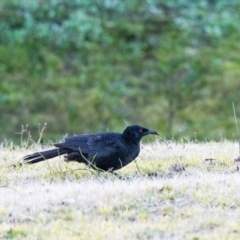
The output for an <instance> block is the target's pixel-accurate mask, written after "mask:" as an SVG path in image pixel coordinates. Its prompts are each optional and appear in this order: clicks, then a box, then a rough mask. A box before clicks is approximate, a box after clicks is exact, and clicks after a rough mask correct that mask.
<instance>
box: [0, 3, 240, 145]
mask: <svg viewBox="0 0 240 240" xmlns="http://www.w3.org/2000/svg"><path fill="white" fill-rule="evenodd" d="M239 13H240V3H239V1H231V3H229V1H226V0H221V1H215V2H212V1H207V0H201V1H198V2H193V1H190V0H177V1H173V0H171V1H165V0H148V1H143V0H142V1H137V0H133V1H120V0H117V1H102V2H97V1H93V0H87V1H80V0H73V1H66V0H49V1H44V0H42V1H41V0H38V1H37V0H36V1H27V0H22V1H18V0H12V1H9V0H4V1H2V2H1V3H0V32H1V34H0V78H1V83H0V110H1V117H0V124H1V126H3V129H2V131H1V138H2V139H3V138H5V137H7V138H18V137H17V136H16V135H14V133H16V132H19V130H20V129H21V125H25V124H29V126H30V131H31V132H32V135H33V138H34V139H37V138H38V136H37V134H38V131H39V123H41V124H43V123H45V122H47V123H48V127H47V130H46V135H45V137H46V138H53V139H57V138H60V137H61V136H62V135H63V134H65V133H70V134H73V133H82V132H88V131H90V132H93V131H106V130H116V131H118V130H119V131H120V130H122V128H123V127H124V121H125V120H126V121H127V122H128V123H139V124H142V125H146V126H151V128H155V129H159V130H160V132H161V134H162V135H163V136H165V137H170V138H172V137H175V138H178V137H184V136H189V137H190V138H196V137H197V139H199V140H205V139H208V138H214V139H216V140H219V139H221V138H222V137H226V138H231V139H235V138H236V128H235V125H234V117H233V113H232V102H235V106H236V113H237V116H239V114H240V112H239V111H240V101H239V89H240V82H239V76H240V70H239V64H240V55H239V54H238V53H239V48H240V44H239V37H240V25H239V20H240V17H239V16H240V14H239Z"/></svg>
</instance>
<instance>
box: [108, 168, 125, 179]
mask: <svg viewBox="0 0 240 240" xmlns="http://www.w3.org/2000/svg"><path fill="white" fill-rule="evenodd" d="M108 172H109V173H112V174H113V175H114V176H116V177H118V179H121V180H126V178H125V177H122V176H121V175H119V174H117V173H116V172H114V169H113V168H109V169H108Z"/></svg>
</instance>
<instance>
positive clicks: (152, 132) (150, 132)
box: [146, 130, 159, 135]
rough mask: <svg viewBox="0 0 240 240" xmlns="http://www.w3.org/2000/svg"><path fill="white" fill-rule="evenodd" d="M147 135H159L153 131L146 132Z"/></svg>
mask: <svg viewBox="0 0 240 240" xmlns="http://www.w3.org/2000/svg"><path fill="white" fill-rule="evenodd" d="M148 134H154V135H159V134H158V132H156V131H154V130H148V131H147V132H146V135H148Z"/></svg>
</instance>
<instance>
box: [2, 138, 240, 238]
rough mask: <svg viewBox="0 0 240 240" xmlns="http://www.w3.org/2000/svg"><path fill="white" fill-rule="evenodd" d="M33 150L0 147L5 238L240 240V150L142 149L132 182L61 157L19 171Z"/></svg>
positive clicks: (227, 146) (207, 146)
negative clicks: (22, 159)
mask: <svg viewBox="0 0 240 240" xmlns="http://www.w3.org/2000/svg"><path fill="white" fill-rule="evenodd" d="M35 150H41V147H40V146H37V145H35V146H32V147H31V148H30V149H27V150H26V148H18V147H14V146H12V145H11V144H2V145H1V146H0V239H84V240H85V239H116V240H117V239H133V240H134V239H192V240H193V239H194V240H197V239H201V240H202V239H240V230H239V223H240V220H239V219H240V191H239V186H240V174H239V171H238V168H237V163H234V162H233V160H234V158H237V157H238V155H239V153H238V144H237V143H231V142H221V143H204V144H203V143H174V142H169V143H160V142H155V143H153V144H149V145H143V146H142V150H141V154H140V156H139V157H138V160H137V165H136V163H135V162H133V163H132V164H130V165H129V166H127V167H125V168H124V169H122V170H120V171H118V173H119V174H121V175H123V176H126V177H127V178H128V179H127V180H120V179H117V178H116V177H115V176H113V175H110V174H107V173H103V174H93V173H91V172H89V171H88V170H86V169H84V166H83V165H79V164H75V163H71V164H68V165H66V164H65V163H64V162H63V161H62V160H61V159H59V158H56V159H54V160H50V161H48V162H43V163H39V164H36V165H27V166H23V167H20V166H18V164H17V163H18V159H19V158H20V157H22V156H23V155H25V154H27V153H29V152H33V151H35ZM205 159H214V160H205ZM77 168H81V169H82V170H75V171H72V170H71V169H77Z"/></svg>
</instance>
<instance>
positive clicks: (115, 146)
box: [87, 133, 121, 162]
mask: <svg viewBox="0 0 240 240" xmlns="http://www.w3.org/2000/svg"><path fill="white" fill-rule="evenodd" d="M120 136H121V134H118V133H107V134H96V135H95V136H92V137H90V138H89V139H88V142H87V144H88V147H89V154H88V156H89V160H93V159H95V161H96V162H97V161H98V159H109V158H112V157H114V156H116V155H118V154H119V148H121V147H120V145H121V141H120Z"/></svg>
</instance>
